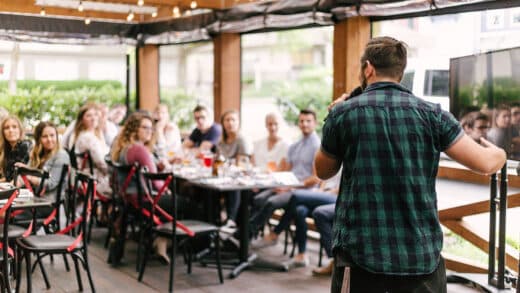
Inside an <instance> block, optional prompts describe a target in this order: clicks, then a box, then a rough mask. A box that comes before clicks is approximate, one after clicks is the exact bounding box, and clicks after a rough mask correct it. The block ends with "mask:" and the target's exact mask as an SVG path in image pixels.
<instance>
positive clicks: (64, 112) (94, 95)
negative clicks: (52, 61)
mask: <svg viewBox="0 0 520 293" xmlns="http://www.w3.org/2000/svg"><path fill="white" fill-rule="evenodd" d="M134 100H135V98H134ZM88 101H93V102H100V103H105V104H107V105H108V106H111V105H113V104H116V103H118V104H124V102H125V90H124V89H123V88H121V87H114V86H113V85H112V83H106V84H105V85H103V86H100V87H92V88H88V87H81V88H78V89H73V90H62V91H58V90H56V88H55V87H54V86H50V87H46V88H42V87H35V88H31V89H20V88H19V89H18V91H17V93H16V94H14V95H11V94H9V93H8V91H7V89H5V88H0V105H2V106H3V107H4V108H6V109H7V110H8V111H9V112H10V113H12V114H14V115H17V116H18V117H20V119H21V120H22V121H23V122H24V124H25V125H26V126H30V127H34V126H35V125H36V124H37V123H38V122H39V121H42V120H46V121H52V122H53V123H55V124H56V125H68V124H69V123H70V122H71V121H72V120H74V119H75V118H76V115H77V113H78V110H79V108H80V107H81V106H82V105H84V104H85V103H87V102H88ZM133 104H134V103H132V105H133Z"/></svg>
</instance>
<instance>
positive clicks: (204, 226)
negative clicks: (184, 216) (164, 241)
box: [154, 220, 218, 236]
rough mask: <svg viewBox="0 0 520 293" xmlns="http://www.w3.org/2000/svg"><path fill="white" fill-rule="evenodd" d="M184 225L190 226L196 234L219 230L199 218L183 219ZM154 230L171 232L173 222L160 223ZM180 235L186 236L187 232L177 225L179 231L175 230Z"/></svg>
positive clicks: (165, 232)
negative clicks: (198, 219)
mask: <svg viewBox="0 0 520 293" xmlns="http://www.w3.org/2000/svg"><path fill="white" fill-rule="evenodd" d="M180 222H181V223H182V224H183V225H184V226H186V227H188V229H190V230H191V231H193V233H195V234H203V233H210V232H215V231H218V227H217V226H215V225H213V224H210V223H207V222H202V221H197V220H182V221H180ZM154 230H155V231H156V232H158V233H164V234H171V233H172V231H173V223H172V222H169V223H165V224H162V225H159V226H157V227H155V228H154ZM175 233H176V234H177V235H179V236H185V235H186V232H184V231H183V230H182V229H179V228H178V227H177V231H176V232H175Z"/></svg>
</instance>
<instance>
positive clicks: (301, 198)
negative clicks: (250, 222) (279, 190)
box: [256, 173, 341, 267]
mask: <svg viewBox="0 0 520 293" xmlns="http://www.w3.org/2000/svg"><path fill="white" fill-rule="evenodd" d="M340 174H341V173H338V174H337V175H336V176H334V177H333V178H331V179H329V180H327V181H324V182H322V184H321V186H320V188H316V189H314V188H313V189H296V190H294V191H293V192H292V197H291V199H290V200H289V204H288V206H287V208H285V213H284V214H283V216H282V218H281V219H280V222H279V223H278V225H276V227H275V228H274V230H273V232H271V233H269V234H267V235H265V236H264V238H263V239H262V241H258V242H257V243H258V244H256V245H257V247H258V246H262V245H272V244H276V242H277V241H278V236H279V235H280V233H282V232H283V231H285V230H287V229H288V228H289V225H291V222H292V221H293V220H294V223H295V224H296V236H295V241H296V243H297V244H298V254H296V255H295V256H294V257H293V259H292V260H291V261H290V263H291V264H292V265H294V266H296V267H299V266H307V264H308V263H309V258H308V256H307V255H306V248H307V222H306V218H307V217H309V216H310V215H311V213H312V212H313V211H314V209H315V208H317V207H319V206H322V205H327V204H333V203H336V198H337V195H338V191H339V188H338V186H339V180H340Z"/></svg>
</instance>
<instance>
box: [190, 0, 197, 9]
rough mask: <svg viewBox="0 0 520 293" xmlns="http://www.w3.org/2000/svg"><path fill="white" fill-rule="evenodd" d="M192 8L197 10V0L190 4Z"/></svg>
mask: <svg viewBox="0 0 520 293" xmlns="http://www.w3.org/2000/svg"><path fill="white" fill-rule="evenodd" d="M190 8H191V9H195V8H197V1H195V0H193V1H191V3H190Z"/></svg>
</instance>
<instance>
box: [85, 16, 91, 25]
mask: <svg viewBox="0 0 520 293" xmlns="http://www.w3.org/2000/svg"><path fill="white" fill-rule="evenodd" d="M85 24H86V25H89V24H90V17H87V18H85Z"/></svg>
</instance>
